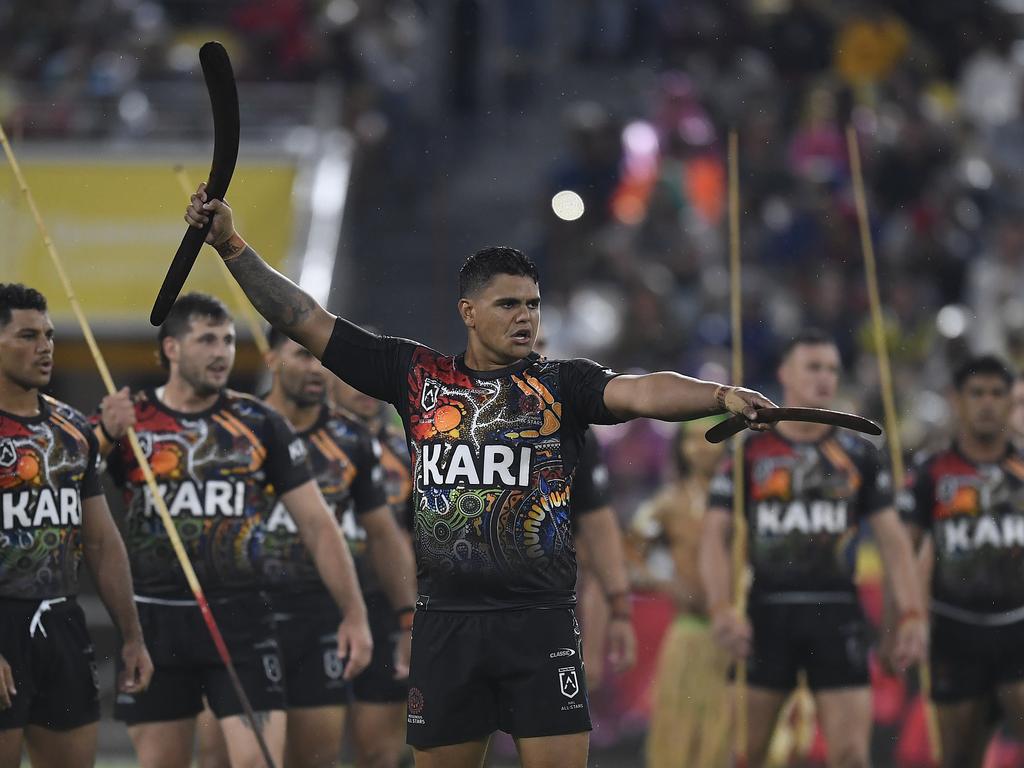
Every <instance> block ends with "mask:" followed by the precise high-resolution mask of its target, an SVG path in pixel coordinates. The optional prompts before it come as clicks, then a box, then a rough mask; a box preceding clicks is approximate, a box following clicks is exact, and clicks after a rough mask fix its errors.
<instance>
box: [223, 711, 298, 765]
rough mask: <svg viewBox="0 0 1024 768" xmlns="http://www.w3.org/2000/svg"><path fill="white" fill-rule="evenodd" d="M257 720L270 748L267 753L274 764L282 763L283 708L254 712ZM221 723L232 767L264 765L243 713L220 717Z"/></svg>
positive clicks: (256, 742) (261, 754)
mask: <svg viewBox="0 0 1024 768" xmlns="http://www.w3.org/2000/svg"><path fill="white" fill-rule="evenodd" d="M256 722H257V724H258V725H259V727H260V732H261V733H262V734H263V738H264V739H265V740H266V742H267V746H268V747H269V748H270V755H271V757H272V758H273V760H274V764H275V765H278V766H280V765H282V764H283V763H284V736H285V716H284V710H280V709H276V710H274V711H272V712H257V713H256ZM220 727H221V729H222V730H223V731H224V740H225V741H226V742H227V744H228V755H229V756H230V757H231V768H267V764H266V761H265V760H264V759H263V753H262V752H261V751H260V746H259V742H258V741H257V740H256V737H255V735H254V734H253V732H252V727H251V726H250V725H249V720H248V719H247V718H246V717H245V716H244V715H232V716H231V717H225V718H222V719H221V721H220Z"/></svg>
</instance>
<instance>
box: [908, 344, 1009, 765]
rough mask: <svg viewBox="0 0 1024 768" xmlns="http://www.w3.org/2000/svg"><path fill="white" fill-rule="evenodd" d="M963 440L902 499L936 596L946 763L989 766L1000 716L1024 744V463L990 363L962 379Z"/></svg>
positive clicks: (923, 463) (1003, 368)
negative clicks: (988, 754) (989, 750)
mask: <svg viewBox="0 0 1024 768" xmlns="http://www.w3.org/2000/svg"><path fill="white" fill-rule="evenodd" d="M953 383H954V389H955V392H954V395H953V398H952V401H953V405H954V409H955V413H956V418H957V433H956V439H955V440H954V441H953V442H952V444H951V445H950V446H949V447H948V448H945V449H943V450H940V451H938V452H936V453H934V454H932V455H930V456H923V457H921V460H920V461H918V462H917V463H916V464H915V466H914V467H913V469H912V470H911V472H910V473H909V474H908V477H907V490H906V491H905V492H904V493H903V494H901V496H900V507H901V511H902V512H903V514H904V518H905V519H906V520H907V522H908V523H909V524H910V526H911V530H912V531H913V533H914V535H915V538H916V539H917V540H918V541H919V542H922V540H928V542H929V543H930V544H931V545H933V546H929V547H922V548H921V551H922V552H926V551H927V552H929V553H933V554H931V555H930V557H929V558H928V559H927V560H925V559H922V566H923V567H922V571H923V572H924V573H925V574H928V576H930V578H928V577H926V579H927V580H926V592H929V591H930V595H931V671H932V699H933V701H934V702H935V704H936V705H937V709H938V716H939V731H940V733H941V736H942V765H943V766H946V767H947V768H953V766H956V767H957V768H974V767H975V766H981V765H982V760H983V757H984V754H985V748H986V746H987V745H988V741H989V738H990V736H991V735H992V726H993V725H994V724H995V723H996V722H997V720H998V715H1000V714H1001V715H1002V717H1003V718H1004V719H1005V722H1006V725H1007V726H1008V727H1009V728H1010V729H1011V730H1012V731H1013V732H1015V734H1016V735H1017V736H1024V456H1022V455H1021V451H1020V450H1019V449H1016V448H1014V446H1013V444H1012V442H1011V439H1010V438H1011V435H1010V429H1009V425H1008V421H1009V417H1010V410H1011V408H1012V400H1011V396H1010V392H1011V387H1012V384H1013V374H1012V373H1011V372H1010V369H1009V367H1008V366H1007V365H1006V364H1005V363H1004V362H1003V361H1001V360H999V359H998V358H995V357H991V356H983V357H976V358H973V359H970V360H968V361H966V362H965V363H964V364H963V365H962V366H961V367H960V368H959V369H958V370H957V371H956V373H955V375H954V382H953Z"/></svg>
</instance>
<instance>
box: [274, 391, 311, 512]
mask: <svg viewBox="0 0 1024 768" xmlns="http://www.w3.org/2000/svg"><path fill="white" fill-rule="evenodd" d="M266 432H267V434H266V437H265V440H266V443H265V445H266V448H267V464H266V466H267V481H268V482H269V483H270V484H271V485H273V486H274V492H275V493H276V494H277V496H278V497H279V498H280V497H281V496H282V495H284V494H286V493H288V491H291V490H293V489H295V488H298V487H299V486H300V485H302V484H303V483H307V482H309V481H310V480H312V479H313V474H312V472H311V471H310V468H309V452H308V451H307V450H306V444H305V443H304V442H303V441H302V438H301V437H299V436H298V435H296V434H295V430H294V429H292V425H291V424H289V423H288V421H287V420H286V419H285V418H284V417H283V416H281V415H280V414H279V413H277V412H276V411H271V410H269V409H268V410H267V423H266Z"/></svg>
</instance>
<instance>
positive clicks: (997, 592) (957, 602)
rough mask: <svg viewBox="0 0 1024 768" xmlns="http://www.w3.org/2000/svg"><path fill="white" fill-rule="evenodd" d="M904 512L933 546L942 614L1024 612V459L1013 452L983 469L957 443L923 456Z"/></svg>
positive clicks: (934, 577)
mask: <svg viewBox="0 0 1024 768" xmlns="http://www.w3.org/2000/svg"><path fill="white" fill-rule="evenodd" d="M900 511H901V512H902V513H903V515H904V518H905V519H906V520H908V521H909V522H912V523H914V524H916V525H918V526H920V527H921V528H922V529H924V530H925V531H927V532H929V533H931V535H932V537H933V539H934V541H935V569H934V572H933V575H932V597H933V598H934V607H935V609H936V612H939V613H941V612H942V611H943V609H944V607H955V608H958V609H961V610H966V611H972V612H976V613H980V614H986V613H1002V612H1006V611H1011V610H1014V609H1018V608H1022V607H1024V457H1022V456H1021V454H1020V453H1019V452H1018V451H1016V450H1014V449H1012V448H1011V449H1009V450H1008V451H1007V454H1006V456H1005V457H1004V458H1003V460H1002V461H999V462H994V463H992V464H977V463H975V462H973V461H971V460H970V459H968V458H967V457H965V456H964V455H963V454H962V453H960V451H959V450H957V448H956V447H955V446H953V447H950V448H948V449H946V450H943V451H939V452H938V453H935V454H933V455H931V456H925V457H923V458H922V460H921V461H920V462H918V463H917V464H916V465H915V466H914V468H913V469H912V470H911V471H910V472H909V473H908V475H907V490H906V491H904V492H903V493H902V494H900ZM957 618H964V617H959V616H958V617H957Z"/></svg>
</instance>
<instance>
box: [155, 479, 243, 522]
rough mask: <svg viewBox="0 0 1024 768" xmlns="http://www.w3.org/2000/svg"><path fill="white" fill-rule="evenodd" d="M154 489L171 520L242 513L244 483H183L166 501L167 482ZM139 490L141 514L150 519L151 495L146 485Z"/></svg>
mask: <svg viewBox="0 0 1024 768" xmlns="http://www.w3.org/2000/svg"><path fill="white" fill-rule="evenodd" d="M157 488H159V490H160V496H161V497H163V500H164V502H165V503H166V504H167V511H168V512H170V513H171V517H181V516H182V515H185V516H188V517H217V516H221V517H242V516H243V515H244V514H245V481H244V480H234V481H230V480H207V481H206V483H204V484H202V485H199V484H198V483H195V482H193V481H192V480H184V481H182V483H181V484H180V485H179V486H178V489H177V491H175V493H174V497H173V498H171V499H168V498H167V484H166V483H160V484H158V485H157ZM142 490H143V495H144V497H145V508H144V512H143V514H145V515H146V517H150V516H151V515H153V514H154V513H155V511H156V507H155V505H154V503H153V492H152V491H151V490H150V489H149V486H148V485H146V486H143V489H142Z"/></svg>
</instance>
